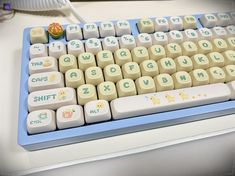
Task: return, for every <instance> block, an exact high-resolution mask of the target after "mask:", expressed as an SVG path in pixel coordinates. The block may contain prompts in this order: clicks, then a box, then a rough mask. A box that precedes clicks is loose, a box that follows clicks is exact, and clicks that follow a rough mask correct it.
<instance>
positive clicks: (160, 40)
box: [152, 32, 168, 45]
mask: <svg viewBox="0 0 235 176" xmlns="http://www.w3.org/2000/svg"><path fill="white" fill-rule="evenodd" d="M152 42H153V44H154V45H167V44H168V36H167V34H166V33H164V32H155V33H154V34H153V35H152Z"/></svg>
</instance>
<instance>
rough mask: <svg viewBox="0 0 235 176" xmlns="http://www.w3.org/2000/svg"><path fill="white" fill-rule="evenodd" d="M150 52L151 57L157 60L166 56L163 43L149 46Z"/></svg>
mask: <svg viewBox="0 0 235 176" xmlns="http://www.w3.org/2000/svg"><path fill="white" fill-rule="evenodd" d="M148 52H149V57H150V59H152V60H155V61H158V60H159V59H162V58H164V57H166V52H165V49H164V47H163V46H161V45H153V46H151V47H150V48H148Z"/></svg>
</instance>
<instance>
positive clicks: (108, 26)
mask: <svg viewBox="0 0 235 176" xmlns="http://www.w3.org/2000/svg"><path fill="white" fill-rule="evenodd" d="M99 29H100V36H101V37H108V36H115V28H114V25H113V23H112V22H110V21H105V22H101V23H100V28H99Z"/></svg>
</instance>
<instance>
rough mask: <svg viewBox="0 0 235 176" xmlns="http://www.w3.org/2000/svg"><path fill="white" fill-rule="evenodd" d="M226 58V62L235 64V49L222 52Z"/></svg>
mask: <svg viewBox="0 0 235 176" xmlns="http://www.w3.org/2000/svg"><path fill="white" fill-rule="evenodd" d="M222 54H223V56H224V59H225V64H226V65H228V64H235V51H233V50H227V51H225V52H223V53H222Z"/></svg>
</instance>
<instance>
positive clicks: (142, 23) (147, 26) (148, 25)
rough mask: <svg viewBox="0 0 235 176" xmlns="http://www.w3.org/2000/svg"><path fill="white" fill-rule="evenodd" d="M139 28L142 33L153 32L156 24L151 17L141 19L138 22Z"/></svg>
mask: <svg viewBox="0 0 235 176" xmlns="http://www.w3.org/2000/svg"><path fill="white" fill-rule="evenodd" d="M137 26H138V29H139V32H140V33H153V32H154V24H153V21H152V20H151V19H149V18H145V19H141V20H139V22H138V23H137Z"/></svg>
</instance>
